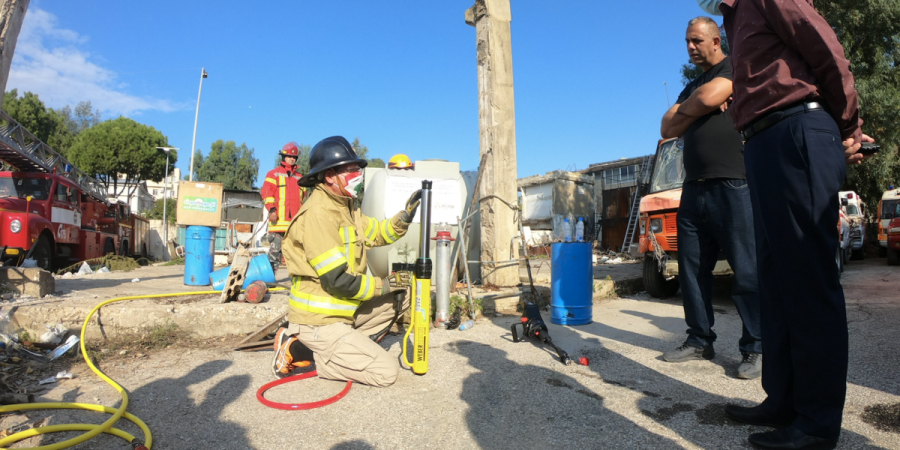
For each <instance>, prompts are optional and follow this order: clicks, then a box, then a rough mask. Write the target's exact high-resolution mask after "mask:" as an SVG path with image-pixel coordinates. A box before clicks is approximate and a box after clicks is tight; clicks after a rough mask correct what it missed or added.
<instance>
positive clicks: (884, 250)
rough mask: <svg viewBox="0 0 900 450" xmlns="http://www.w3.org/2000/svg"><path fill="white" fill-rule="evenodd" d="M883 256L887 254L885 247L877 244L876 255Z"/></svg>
mask: <svg viewBox="0 0 900 450" xmlns="http://www.w3.org/2000/svg"><path fill="white" fill-rule="evenodd" d="M885 256H887V249H886V248H884V247H882V246H881V245H879V246H878V257H879V258H884V257H885Z"/></svg>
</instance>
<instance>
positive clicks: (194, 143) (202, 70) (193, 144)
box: [189, 68, 207, 181]
mask: <svg viewBox="0 0 900 450" xmlns="http://www.w3.org/2000/svg"><path fill="white" fill-rule="evenodd" d="M206 77H207V73H206V69H205V68H200V89H199V90H198V91H197V112H196V113H194V139H193V140H192V141H191V170H190V174H191V175H190V178H189V179H190V180H191V181H194V151H195V149H196V148H197V118H198V117H200V94H202V93H203V79H204V78H206Z"/></svg>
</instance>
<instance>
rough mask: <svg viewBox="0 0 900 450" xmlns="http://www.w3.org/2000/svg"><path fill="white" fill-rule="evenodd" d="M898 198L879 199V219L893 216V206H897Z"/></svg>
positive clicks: (899, 201)
mask: <svg viewBox="0 0 900 450" xmlns="http://www.w3.org/2000/svg"><path fill="white" fill-rule="evenodd" d="M898 203H900V200H882V201H881V219H882V220H888V219H893V218H894V208H896V207H897V206H898Z"/></svg>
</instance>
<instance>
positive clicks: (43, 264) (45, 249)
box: [31, 234, 53, 271]
mask: <svg viewBox="0 0 900 450" xmlns="http://www.w3.org/2000/svg"><path fill="white" fill-rule="evenodd" d="M31 258H32V259H34V260H35V261H37V266H38V267H40V268H41V269H44V270H47V271H53V247H52V246H51V244H50V239H49V238H47V236H45V235H43V234H42V235H41V236H40V237H39V238H38V240H37V242H36V243H35V244H34V249H33V250H32V251H31Z"/></svg>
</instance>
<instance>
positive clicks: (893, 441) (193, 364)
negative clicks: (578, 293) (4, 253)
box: [0, 258, 900, 449]
mask: <svg viewBox="0 0 900 450" xmlns="http://www.w3.org/2000/svg"><path fill="white" fill-rule="evenodd" d="M842 281H843V284H844V289H845V293H846V297H847V308H848V313H849V322H850V323H849V326H850V372H849V376H848V393H847V405H846V408H845V411H844V424H843V426H844V430H843V433H842V435H841V441H840V448H853V449H856V448H860V449H861V448H885V449H888V448H900V434H898V431H900V430H898V429H897V428H896V425H898V423H896V422H895V423H894V424H893V426H894V427H895V428H893V431H884V430H882V429H879V428H877V427H876V426H873V425H872V424H870V423H869V422H871V421H869V422H867V420H868V419H865V418H866V417H867V416H868V415H867V413H866V411H867V408H869V409H871V408H873V407H877V406H878V405H896V404H898V403H900V378H898V377H896V376H895V374H896V373H897V370H898V368H900V367H898V365H900V362H898V360H897V358H895V357H894V356H895V355H897V354H898V352H900V339H898V331H897V330H898V328H897V326H896V324H897V323H898V320H900V295H898V294H897V292H900V269H898V268H897V267H888V266H886V264H885V260H884V259H883V258H882V259H869V260H866V261H854V262H852V263H851V264H849V265H848V266H847V271H846V272H845V273H844V275H843V278H842ZM798 282H802V280H798ZM173 284H174V283H173ZM130 287H131V286H128V287H121V288H117V287H107V288H103V289H113V290H116V289H118V291H117V292H119V291H122V292H125V291H128V290H129V288H130ZM173 289H179V290H180V289H182V287H180V286H177V287H173ZM119 293H121V292H119ZM98 295H99V294H98ZM123 308H126V309H127V308H129V306H128V305H125V306H123ZM715 310H716V313H717V324H716V331H717V333H718V334H719V341H718V342H717V346H716V349H717V356H716V357H715V358H714V359H713V360H712V361H696V362H688V363H682V364H671V363H666V362H664V361H662V360H661V358H660V354H661V353H662V352H663V351H665V350H668V349H671V348H674V347H675V346H677V345H679V344H680V343H681V342H682V341H683V340H684V337H685V335H684V330H685V324H684V321H683V319H682V317H683V313H682V308H681V305H680V298H678V297H675V298H672V299H669V300H657V299H652V298H649V297H648V296H647V295H646V294H637V295H631V296H628V297H622V298H614V299H610V300H607V301H603V302H601V303H596V304H595V305H594V308H593V320H594V322H593V323H592V324H589V325H584V326H572V327H567V326H559V325H553V324H549V326H550V334H551V335H552V337H553V339H554V341H555V342H557V343H558V344H559V345H560V346H561V347H563V348H565V349H567V350H568V352H569V353H570V354H571V355H572V356H573V357H578V356H587V357H589V358H590V359H591V363H590V365H589V366H587V367H584V366H563V365H562V364H560V362H559V361H558V360H557V359H556V358H555V354H554V353H552V352H551V351H549V350H548V349H546V348H542V347H541V346H539V345H537V344H534V343H531V342H525V343H513V342H512V340H511V337H510V332H509V326H510V325H511V324H513V323H515V322H516V321H517V318H516V317H511V316H504V317H496V318H492V319H490V320H487V319H485V320H481V321H479V322H477V325H476V326H475V327H474V328H473V329H471V330H467V331H434V332H432V334H431V346H430V367H429V371H428V373H427V374H426V375H424V376H417V375H414V374H412V373H411V372H409V371H405V370H402V371H401V373H400V377H399V379H398V381H397V383H396V384H395V385H394V386H391V387H389V388H380V389H379V388H370V387H367V386H361V385H354V386H353V387H352V389H351V390H350V392H349V394H348V395H347V396H346V397H345V398H344V399H342V400H340V401H339V402H337V403H335V404H332V405H329V406H326V407H324V408H320V409H315V410H310V411H282V410H276V409H270V408H267V407H265V406H263V405H262V404H260V403H259V402H258V401H257V399H256V390H257V389H258V388H259V386H261V385H263V384H264V383H266V382H268V381H271V380H272V379H273V377H272V374H271V372H270V363H271V361H270V360H271V357H272V352H270V351H265V352H258V353H237V352H233V351H230V350H229V349H228V348H227V347H228V346H227V345H226V343H225V342H223V343H222V344H221V345H214V344H213V345H209V346H207V347H206V348H199V349H198V348H191V349H181V348H169V349H165V350H162V351H159V352H154V353H151V354H149V356H144V357H141V358H135V357H134V356H133V355H126V356H122V357H118V358H117V357H111V358H108V359H104V361H103V362H102V363H101V368H102V369H103V370H105V371H106V373H107V374H109V375H110V376H111V377H112V378H113V379H115V380H117V381H118V382H119V383H121V384H122V385H123V386H124V387H125V388H126V389H127V390H128V391H129V398H130V404H129V408H128V410H129V412H131V413H132V414H135V415H137V416H138V417H140V418H141V419H143V420H144V421H145V422H146V423H147V424H148V425H149V426H150V428H151V430H152V431H153V437H154V443H155V445H154V448H166V449H198V448H210V449H213V448H221V449H245V448H255V449H288V448H326V449H374V448H510V449H513V448H515V449H521V448H598V449H599V448H604V449H605V448H622V449H632V448H660V449H663V448H665V449H668V448H710V449H713V448H714V449H721V448H749V446H748V444H747V441H746V438H747V435H748V434H749V433H751V432H755V431H763V430H764V429H763V428H758V427H751V426H745V425H738V424H736V423H732V422H730V421H728V420H727V419H725V417H724V415H723V411H722V408H723V406H724V405H725V404H726V403H732V402H733V403H739V404H744V405H752V404H755V403H756V402H759V401H761V400H762V399H763V398H764V393H763V391H762V389H761V387H760V383H759V380H750V381H746V380H738V379H735V378H734V373H735V370H736V366H737V364H738V362H739V360H740V355H739V353H738V350H737V340H738V337H739V335H740V319H739V318H738V316H737V313H736V311H735V309H734V307H733V305H732V304H731V303H730V300H728V298H727V296H722V295H720V296H718V297H717V299H716V303H715ZM549 316H550V313H549V312H544V318H545V319H548V320H549ZM231 342H233V340H232V341H229V342H228V343H231ZM383 345H384V346H385V348H387V349H388V351H390V352H391V353H392V354H394V355H399V353H400V348H399V347H400V346H399V337H398V336H390V337H389V338H388V339H386V340H385V342H384V343H383ZM72 361H73V362H72V367H71V369H72V371H73V372H75V373H76V374H77V377H76V378H75V379H72V380H65V381H62V382H60V383H57V384H56V385H52V389H51V390H49V391H47V392H45V393H43V394H41V395H40V399H39V400H41V401H54V400H64V401H79V402H90V403H101V404H105V405H118V402H119V396H118V395H117V394H116V393H115V391H113V390H112V388H110V387H109V386H107V385H106V384H105V383H103V382H102V381H100V380H99V379H98V378H97V377H96V376H94V375H93V374H91V373H89V372H88V371H87V370H86V367H85V365H84V363H83V362H78V361H77V360H74V359H73V360H72ZM342 386H343V383H337V382H332V381H325V380H318V379H313V380H306V381H300V382H296V383H292V384H288V385H286V386H282V387H278V388H276V389H273V390H272V391H270V392H269V393H268V394H267V397H268V398H269V399H271V400H275V401H281V402H308V401H313V400H317V399H322V398H325V397H329V396H331V395H334V394H335V393H337V392H338V391H340V389H341V388H342ZM47 416H49V421H48V424H58V423H77V422H80V421H87V422H94V423H98V422H99V421H100V420H101V419H100V417H99V416H98V415H97V414H93V413H82V412H77V411H46V412H44V411H33V412H29V413H28V414H27V417H24V416H23V415H7V416H5V417H4V418H3V419H2V422H0V427H8V426H10V425H12V424H18V423H23V422H26V421H28V422H34V421H37V420H38V419H40V418H42V417H47ZM891 425H892V424H890V423H888V424H884V423H882V424H881V425H880V426H881V427H882V428H884V429H887V430H889V429H891V428H890V426H891ZM119 426H121V427H122V428H124V429H126V430H133V431H132V432H133V433H136V434H139V432H138V431H136V430H135V427H133V426H131V425H130V424H125V423H123V422H122V421H120V422H119ZM62 438H63V436H60V435H54V436H52V437H46V438H41V437H35V438H31V439H29V440H28V441H25V442H23V443H21V445H22V446H33V445H39V444H47V443H50V442H55V441H58V440H61V439H62ZM80 448H84V449H88V448H91V449H93V448H110V449H127V448H130V447H129V446H128V445H127V444H125V443H124V442H123V441H121V440H119V439H118V438H114V437H109V436H101V437H98V438H96V439H95V440H93V441H90V442H89V443H87V444H83V445H82V446H80Z"/></svg>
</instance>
